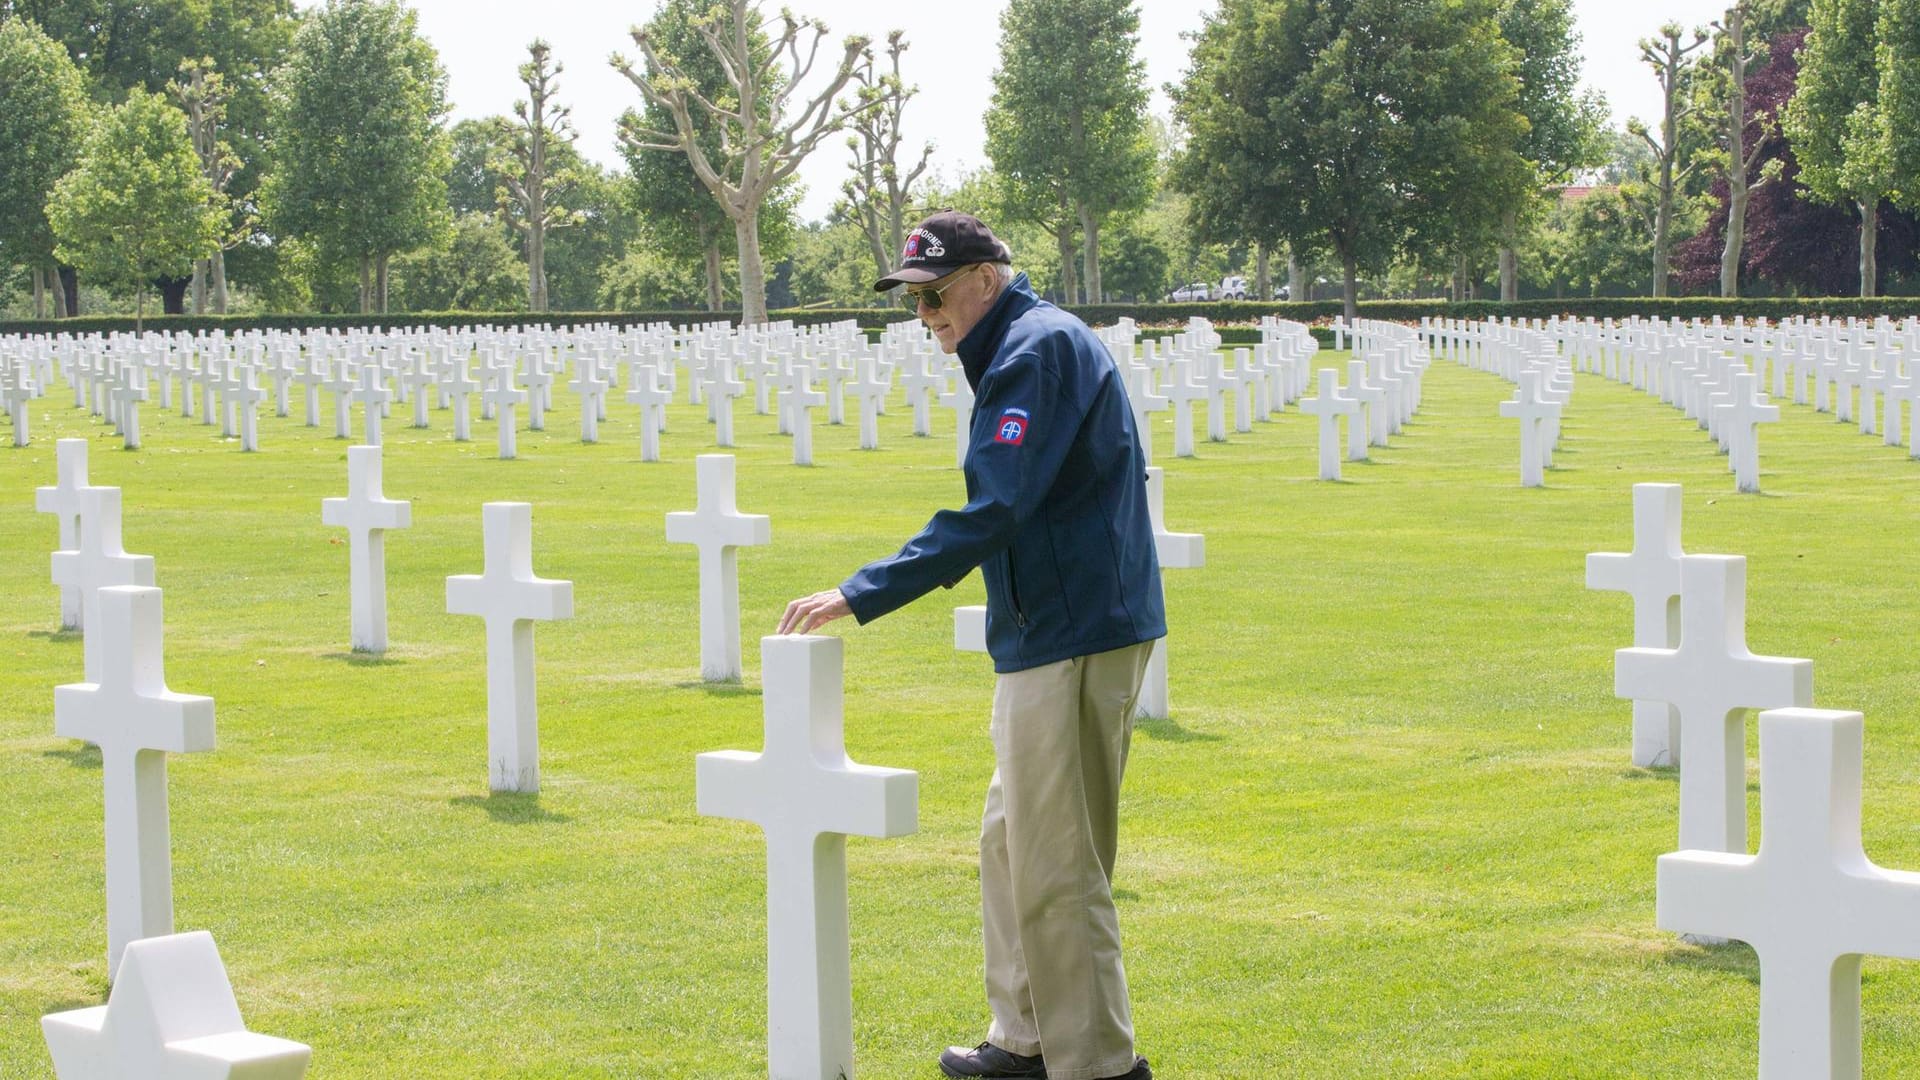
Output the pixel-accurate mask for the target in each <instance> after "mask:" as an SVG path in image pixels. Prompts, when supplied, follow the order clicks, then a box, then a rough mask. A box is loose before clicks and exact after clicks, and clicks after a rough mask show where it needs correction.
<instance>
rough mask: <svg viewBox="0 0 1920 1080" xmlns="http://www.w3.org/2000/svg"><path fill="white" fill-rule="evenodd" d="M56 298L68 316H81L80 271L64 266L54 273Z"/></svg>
mask: <svg viewBox="0 0 1920 1080" xmlns="http://www.w3.org/2000/svg"><path fill="white" fill-rule="evenodd" d="M54 299H55V301H56V302H57V303H58V304H59V305H60V307H61V308H62V309H63V310H65V311H66V313H67V315H66V317H67V318H69V319H77V318H79V317H80V271H78V270H75V269H74V268H73V267H71V266H63V267H61V268H60V269H59V272H57V273H56V274H54Z"/></svg>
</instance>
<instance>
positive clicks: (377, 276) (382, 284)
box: [373, 251, 392, 315]
mask: <svg viewBox="0 0 1920 1080" xmlns="http://www.w3.org/2000/svg"><path fill="white" fill-rule="evenodd" d="M391 258H392V256H391V255H388V254H387V253H386V252H384V251H383V252H381V253H380V254H379V255H377V256H375V257H374V260H373V280H374V289H375V291H376V292H377V293H378V295H379V300H380V314H382V315H385V314H386V313H387V263H388V260H390V259H391Z"/></svg>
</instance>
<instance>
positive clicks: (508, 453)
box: [480, 364, 527, 461]
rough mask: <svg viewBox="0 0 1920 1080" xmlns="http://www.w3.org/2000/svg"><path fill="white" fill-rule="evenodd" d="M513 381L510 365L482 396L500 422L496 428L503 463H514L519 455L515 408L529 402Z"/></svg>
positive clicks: (525, 393)
mask: <svg viewBox="0 0 1920 1080" xmlns="http://www.w3.org/2000/svg"><path fill="white" fill-rule="evenodd" d="M513 379H514V368H513V365H512V364H508V365H507V366H506V367H504V368H502V369H501V370H500V374H499V378H498V379H497V380H496V381H495V382H494V384H493V385H492V386H489V387H487V389H486V390H484V391H482V392H481V394H480V401H481V402H482V404H484V405H486V406H488V407H491V408H492V409H493V414H494V416H495V417H497V418H498V419H499V421H500V422H499V423H498V424H497V425H495V426H496V427H497V428H498V429H499V439H500V446H499V448H500V460H502V461H512V460H513V459H514V458H515V457H516V456H518V454H519V449H518V447H517V446H516V445H515V442H514V429H513V409H514V406H516V405H519V404H520V403H521V402H523V401H525V400H527V392H526V391H525V390H522V389H520V388H519V387H518V386H515V385H514V383H513Z"/></svg>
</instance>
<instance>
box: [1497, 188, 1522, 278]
mask: <svg viewBox="0 0 1920 1080" xmlns="http://www.w3.org/2000/svg"><path fill="white" fill-rule="evenodd" d="M1500 239H1501V241H1502V243H1501V245H1500V299H1501V300H1504V301H1508V302H1512V301H1514V300H1518V299H1520V253H1519V252H1518V251H1516V250H1515V247H1516V245H1518V244H1519V243H1520V209H1519V207H1515V206H1509V207H1507V209H1506V211H1505V212H1504V213H1502V214H1501V215H1500Z"/></svg>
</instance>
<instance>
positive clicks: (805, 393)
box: [781, 360, 827, 465]
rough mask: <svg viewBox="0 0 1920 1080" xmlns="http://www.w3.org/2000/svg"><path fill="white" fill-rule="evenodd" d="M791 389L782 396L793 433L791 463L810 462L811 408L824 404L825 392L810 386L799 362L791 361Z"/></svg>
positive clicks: (809, 378) (811, 441)
mask: <svg viewBox="0 0 1920 1080" xmlns="http://www.w3.org/2000/svg"><path fill="white" fill-rule="evenodd" d="M793 365H794V368H793V372H792V376H791V378H792V383H791V389H789V390H788V391H787V392H786V394H784V395H782V396H783V398H784V400H783V401H782V403H781V404H782V406H783V407H784V408H785V409H786V414H787V426H788V429H789V430H791V431H792V432H793V463H794V464H795V465H811V464H813V410H814V409H816V408H819V407H820V406H822V405H825V404H826V403H827V394H826V393H825V392H823V391H820V390H815V389H814V388H813V378H812V376H810V375H808V374H807V372H806V369H805V366H804V365H803V364H802V363H801V362H800V361H797V360H796V361H793Z"/></svg>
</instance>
